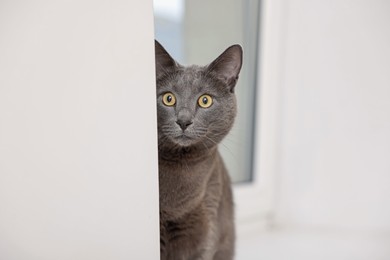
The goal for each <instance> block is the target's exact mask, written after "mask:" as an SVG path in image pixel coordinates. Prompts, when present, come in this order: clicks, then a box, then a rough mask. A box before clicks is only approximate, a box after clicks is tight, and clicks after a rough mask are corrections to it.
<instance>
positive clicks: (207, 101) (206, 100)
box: [198, 94, 213, 108]
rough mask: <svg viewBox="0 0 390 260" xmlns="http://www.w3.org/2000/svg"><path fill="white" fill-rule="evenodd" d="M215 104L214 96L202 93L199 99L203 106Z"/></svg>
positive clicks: (199, 103) (200, 104)
mask: <svg viewBox="0 0 390 260" xmlns="http://www.w3.org/2000/svg"><path fill="white" fill-rule="evenodd" d="M212 104H213V98H212V97H211V96H210V95H207V94H206V95H202V96H200V97H199V99H198V105H199V106H200V107H203V108H208V107H210V106H211V105H212Z"/></svg>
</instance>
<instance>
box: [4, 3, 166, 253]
mask: <svg viewBox="0 0 390 260" xmlns="http://www.w3.org/2000/svg"><path fill="white" fill-rule="evenodd" d="M152 15H153V10H152V1H144V0H134V1H120V0H116V1H87V0H83V1H33V2H32V1H1V3H0V259H7V260H12V259H18V260H22V259H28V260H32V259H40V260H42V259H83V260H84V259H158V258H159V235H158V232H159V231H158V185H157V144H156V116H155V86H154V84H155V82H154V41H153V16H152ZM140 25H142V26H140Z"/></svg>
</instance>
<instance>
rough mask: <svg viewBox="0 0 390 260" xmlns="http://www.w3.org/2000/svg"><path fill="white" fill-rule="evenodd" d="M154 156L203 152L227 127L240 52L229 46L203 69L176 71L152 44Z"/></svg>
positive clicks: (163, 52) (232, 109)
mask: <svg viewBox="0 0 390 260" xmlns="http://www.w3.org/2000/svg"><path fill="white" fill-rule="evenodd" d="M155 55H156V82H157V115H158V138H159V149H160V150H174V149H177V148H183V147H187V148H190V147H194V148H195V147H197V148H199V149H209V148H211V147H213V146H216V145H217V144H218V143H219V142H220V141H221V140H222V139H223V138H224V137H225V136H226V135H227V133H228V132H229V130H230V129H231V128H232V126H233V122H234V118H235V116H236V110H237V108H236V107H237V105H236V97H235V94H234V87H235V85H236V83H237V80H238V75H239V73H240V70H241V65H242V48H241V46H239V45H232V46H230V47H229V48H227V49H226V50H225V51H224V52H223V53H222V54H221V55H220V56H219V57H218V58H216V59H215V60H214V61H213V62H211V63H210V64H209V65H206V66H197V65H192V66H182V65H180V64H179V63H178V62H177V61H175V60H174V59H173V58H172V57H171V56H170V55H169V53H168V52H167V51H166V50H165V49H164V48H163V47H162V46H161V44H160V43H159V42H157V41H155Z"/></svg>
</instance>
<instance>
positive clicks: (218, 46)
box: [154, 0, 260, 182]
mask: <svg viewBox="0 0 390 260" xmlns="http://www.w3.org/2000/svg"><path fill="white" fill-rule="evenodd" d="M259 4H260V3H259V0H241V1H238V0H213V1H210V0H154V12H155V36H156V39H157V40H158V41H159V42H160V43H161V44H162V45H163V46H164V47H165V48H166V49H167V51H168V52H169V53H170V54H171V55H172V56H173V58H175V59H176V60H177V61H178V62H179V63H181V64H184V65H185V64H187V65H188V64H198V65H206V64H208V63H209V62H211V61H212V60H214V59H215V58H216V57H217V56H218V55H219V54H221V53H222V52H223V51H224V50H225V49H226V48H227V47H229V46H230V45H233V44H236V43H238V44H240V45H241V46H242V47H243V49H244V63H243V67H242V70H241V73H240V80H239V81H238V84H237V86H236V93H237V101H238V115H237V118H236V122H235V125H234V127H233V129H232V131H231V132H230V134H229V135H228V136H227V137H226V138H225V139H224V141H223V142H222V144H220V145H219V150H220V152H221V154H222V156H223V157H224V161H225V164H226V166H227V167H228V170H229V173H230V175H231V177H232V180H233V181H234V182H245V181H251V179H252V166H253V148H254V138H255V136H254V126H255V124H254V119H255V115H254V113H255V104H256V102H255V97H256V72H257V53H258V52H257V46H258V28H259V7H260V6H259Z"/></svg>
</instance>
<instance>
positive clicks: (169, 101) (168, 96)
mask: <svg viewBox="0 0 390 260" xmlns="http://www.w3.org/2000/svg"><path fill="white" fill-rule="evenodd" d="M162 101H163V103H164V105H166V106H169V107H171V106H173V105H175V104H176V98H175V95H173V94H172V93H171V92H167V93H165V94H164V95H163V97H162Z"/></svg>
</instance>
